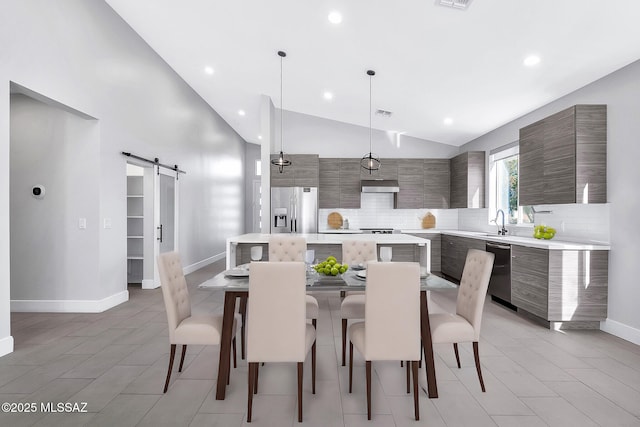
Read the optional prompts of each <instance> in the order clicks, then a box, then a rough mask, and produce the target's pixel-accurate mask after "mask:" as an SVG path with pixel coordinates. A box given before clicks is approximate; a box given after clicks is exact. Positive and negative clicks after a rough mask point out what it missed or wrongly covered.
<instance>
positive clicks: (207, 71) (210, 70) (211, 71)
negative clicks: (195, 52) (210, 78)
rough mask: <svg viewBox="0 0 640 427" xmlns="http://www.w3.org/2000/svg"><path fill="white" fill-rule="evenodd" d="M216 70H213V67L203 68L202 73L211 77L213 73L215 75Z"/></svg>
mask: <svg viewBox="0 0 640 427" xmlns="http://www.w3.org/2000/svg"><path fill="white" fill-rule="evenodd" d="M215 71H216V70H214V69H213V67H204V72H205V73H207V74H209V75H212V74H213V73H215Z"/></svg>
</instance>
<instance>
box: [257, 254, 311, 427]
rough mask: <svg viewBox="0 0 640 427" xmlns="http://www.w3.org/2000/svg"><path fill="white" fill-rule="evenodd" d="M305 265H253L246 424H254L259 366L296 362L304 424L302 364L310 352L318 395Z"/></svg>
mask: <svg viewBox="0 0 640 427" xmlns="http://www.w3.org/2000/svg"><path fill="white" fill-rule="evenodd" d="M305 277H306V269H305V264H304V263H303V262H254V263H252V264H251V270H250V273H249V301H248V311H247V362H248V364H249V378H248V402H247V406H248V407H247V422H251V416H252V404H253V394H254V393H255V392H257V381H258V365H259V363H260V362H296V363H297V368H298V421H299V422H302V374H303V362H304V360H305V359H306V357H307V354H308V353H309V350H311V387H312V392H313V393H314V394H315V392H316V380H315V377H316V375H315V372H316V346H315V342H316V329H315V328H314V327H313V326H312V325H310V324H308V323H307V321H306V313H305V311H306V306H307V304H306V299H305V297H306V290H305Z"/></svg>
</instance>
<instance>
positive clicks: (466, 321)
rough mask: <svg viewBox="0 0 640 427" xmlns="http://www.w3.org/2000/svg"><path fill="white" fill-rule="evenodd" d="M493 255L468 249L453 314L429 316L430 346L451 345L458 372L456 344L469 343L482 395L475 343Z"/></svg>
mask: <svg viewBox="0 0 640 427" xmlns="http://www.w3.org/2000/svg"><path fill="white" fill-rule="evenodd" d="M494 256H495V255H494V254H492V253H490V252H485V251H481V250H477V249H469V252H467V259H466V261H465V264H464V269H463V271H462V278H461V279H460V287H459V288H458V298H457V300H456V313H455V314H453V313H434V314H430V315H429V323H430V325H431V340H432V342H433V343H434V344H442V343H453V350H454V353H455V355H456V362H457V364H458V368H460V356H459V354H458V343H461V342H472V343H473V355H474V359H475V363H476V371H477V372H478V379H479V380H480V388H481V389H482V391H483V392H484V391H485V388H484V381H483V380H482V370H481V369H480V355H479V353H478V341H479V340H480V324H481V323H482V310H483V308H484V300H485V297H486V296H487V288H488V286H489V279H490V278H491V270H492V269H493V260H494Z"/></svg>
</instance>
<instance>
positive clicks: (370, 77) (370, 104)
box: [369, 75, 373, 154]
mask: <svg viewBox="0 0 640 427" xmlns="http://www.w3.org/2000/svg"><path fill="white" fill-rule="evenodd" d="M372 78H373V76H371V75H370V76H369V154H371V106H372V103H371V79H372Z"/></svg>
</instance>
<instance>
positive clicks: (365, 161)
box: [360, 70, 380, 174]
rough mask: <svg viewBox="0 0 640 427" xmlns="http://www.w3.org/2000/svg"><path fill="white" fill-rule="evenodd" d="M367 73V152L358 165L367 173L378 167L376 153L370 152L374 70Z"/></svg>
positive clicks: (378, 162)
mask: <svg viewBox="0 0 640 427" xmlns="http://www.w3.org/2000/svg"><path fill="white" fill-rule="evenodd" d="M367 75H368V76H369V153H368V154H366V155H365V156H364V157H363V158H362V159H361V160H360V166H361V167H362V169H366V170H368V171H369V174H371V173H372V172H373V171H377V170H378V169H380V159H379V158H378V156H377V155H375V154H373V153H372V152H371V132H372V130H371V114H372V110H371V80H372V79H373V76H375V75H376V72H375V71H373V70H368V71H367Z"/></svg>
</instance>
